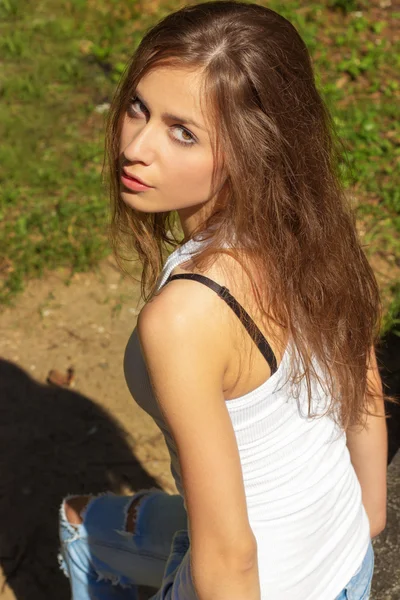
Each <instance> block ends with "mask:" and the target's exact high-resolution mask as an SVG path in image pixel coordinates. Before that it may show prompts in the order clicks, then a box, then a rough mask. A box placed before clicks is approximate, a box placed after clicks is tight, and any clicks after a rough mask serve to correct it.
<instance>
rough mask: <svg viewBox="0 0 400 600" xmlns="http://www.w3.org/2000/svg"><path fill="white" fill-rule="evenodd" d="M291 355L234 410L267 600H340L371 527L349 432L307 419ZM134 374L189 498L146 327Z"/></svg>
mask: <svg viewBox="0 0 400 600" xmlns="http://www.w3.org/2000/svg"><path fill="white" fill-rule="evenodd" d="M202 243H204V242H202V241H200V240H189V241H188V242H186V243H185V244H183V245H182V246H180V247H178V248H177V249H176V250H174V252H172V254H170V256H169V257H168V258H167V260H166V262H165V264H164V267H163V269H162V272H161V274H160V277H159V280H158V284H157V289H158V290H159V289H160V288H161V287H162V286H163V285H164V283H165V282H166V280H167V279H168V277H169V275H170V274H171V271H172V270H173V269H174V268H175V267H176V266H177V265H179V264H180V263H183V262H185V261H186V260H188V259H189V258H190V256H191V254H192V253H193V252H194V251H197V250H198V249H199V244H202ZM199 285H202V284H201V283H199ZM291 352H294V348H293V346H292V345H291V344H290V343H289V344H288V346H287V348H286V351H285V353H284V355H283V357H282V360H281V363H280V364H279V366H278V370H277V371H276V372H275V373H274V374H273V375H272V376H271V377H270V378H269V379H268V380H267V381H265V382H264V383H262V384H261V385H260V386H259V387H257V388H256V389H254V390H252V391H251V392H249V393H247V394H245V395H243V396H240V397H238V398H235V399H233V400H228V401H226V405H227V409H228V412H229V415H230V418H231V422H232V426H233V429H234V431H235V435H236V440H237V445H238V449H239V454H240V461H241V466H242V473H243V482H244V489H245V494H246V501H247V509H248V515H249V522H250V525H251V528H252V531H253V533H254V535H255V537H256V540H257V555H258V568H259V577H260V586H261V600H267V599H268V600H334V599H335V598H336V596H337V595H338V594H339V593H340V592H341V591H342V590H343V588H344V587H345V586H346V584H347V583H348V581H349V580H350V579H351V578H352V576H353V575H354V574H355V573H356V571H357V569H358V568H359V567H360V565H361V563H362V560H363V558H364V556H365V554H366V552H367V548H368V544H369V542H370V526H369V521H368V517H367V514H366V512H365V509H364V506H363V504H362V499H361V487H360V484H359V481H358V479H357V476H356V473H355V471H354V469H353V466H352V464H351V461H350V455H349V452H348V449H347V446H346V434H345V432H344V431H343V430H341V429H340V428H339V427H338V426H337V425H336V424H335V423H334V421H333V420H332V419H331V418H330V417H329V416H320V417H318V418H314V419H310V418H308V417H307V416H306V415H307V411H308V394H307V390H306V387H305V386H304V389H303V388H301V390H300V395H299V397H298V399H297V400H296V399H295V398H294V397H293V395H292V394H291V388H290V383H289V382H288V374H289V359H290V354H291ZM316 369H317V367H316ZM124 371H125V378H126V382H127V385H128V387H129V390H130V392H131V394H132V396H133V397H134V399H135V401H136V402H137V403H138V405H139V406H140V407H141V408H142V409H143V410H145V411H146V412H147V413H148V414H149V415H150V416H151V417H152V418H153V419H154V421H155V423H156V424H157V425H158V427H159V428H160V430H161V431H162V433H163V435H164V437H165V441H166V444H167V447H168V450H169V453H170V457H171V472H172V475H173V477H174V480H175V483H176V487H177V489H178V491H179V493H180V494H181V495H182V497H183V499H184V490H183V488H182V482H181V475H180V467H179V460H178V454H177V449H176V446H175V443H174V440H173V438H172V436H171V434H170V432H169V430H168V427H167V425H166V423H165V421H164V419H163V416H162V414H161V412H160V410H159V408H158V404H157V401H156V399H155V396H154V394H153V392H152V388H151V384H150V380H149V376H148V372H147V369H146V365H145V362H144V359H143V356H142V354H141V350H140V344H139V339H138V336H137V332H136V328H135V329H134V331H133V333H132V335H131V337H130V339H129V341H128V344H127V347H126V351H125V359H124ZM318 372H320V371H318ZM327 400H328V398H327V397H326V395H325V394H324V391H323V390H322V388H321V386H320V385H319V384H318V383H317V382H316V381H313V382H312V402H313V405H312V409H313V411H314V412H317V413H319V412H321V413H322V411H323V409H324V408H325V407H326V402H327ZM188 597H189V595H188Z"/></svg>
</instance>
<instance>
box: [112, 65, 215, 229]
mask: <svg viewBox="0 0 400 600" xmlns="http://www.w3.org/2000/svg"><path fill="white" fill-rule="evenodd" d="M203 109H204V107H203ZM163 113H171V114H173V115H177V116H179V117H184V118H185V119H191V120H193V121H195V123H196V125H193V124H192V123H190V124H189V123H187V121H185V120H183V119H182V120H176V119H171V118H170V117H163ZM211 141H212V132H211V131H210V125H209V124H208V123H207V118H206V115H205V114H203V112H202V107H201V104H200V73H199V72H190V71H187V70H184V69H177V68H170V67H161V68H157V69H154V70H153V71H151V72H150V73H148V74H147V75H145V76H144V77H143V78H142V79H141V80H140V82H139V84H138V85H137V88H136V90H135V92H134V95H133V97H132V98H131V99H130V101H129V105H128V109H127V111H126V114H125V116H124V119H123V124H122V131H121V139H120V165H121V171H122V172H123V168H125V171H126V172H127V173H128V174H129V175H132V176H137V177H140V178H141V179H142V180H143V181H144V182H145V183H146V184H148V185H150V186H152V187H151V188H150V189H147V190H145V191H133V190H130V189H128V187H126V186H125V185H123V184H122V185H121V198H122V200H123V201H124V202H125V203H126V204H128V205H129V206H131V207H133V208H135V209H136V210H138V211H142V212H152V213H156V212H165V211H171V210H176V211H177V212H178V215H179V218H180V221H181V225H182V230H183V232H184V234H185V237H188V236H190V234H191V232H192V231H193V229H194V228H195V227H196V226H197V225H198V224H200V223H201V222H202V221H203V220H204V218H205V216H206V214H207V213H208V212H209V210H210V209H211V207H212V203H213V201H214V199H213V198H212V197H211V181H212V172H213V167H214V157H213V153H212V146H211Z"/></svg>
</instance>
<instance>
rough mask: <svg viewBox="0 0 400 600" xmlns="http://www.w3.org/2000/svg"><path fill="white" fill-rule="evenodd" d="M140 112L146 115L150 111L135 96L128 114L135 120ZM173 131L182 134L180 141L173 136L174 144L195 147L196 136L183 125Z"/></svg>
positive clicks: (176, 126) (131, 100) (177, 126)
mask: <svg viewBox="0 0 400 600" xmlns="http://www.w3.org/2000/svg"><path fill="white" fill-rule="evenodd" d="M140 112H144V113H145V114H148V113H149V111H148V110H147V108H146V107H145V105H144V104H143V103H142V102H141V101H140V100H139V98H138V97H137V96H134V97H133V98H131V99H130V101H129V106H128V113H129V114H130V116H132V117H133V118H136V117H137V115H138V114H139V113H140ZM172 129H176V130H178V132H179V133H180V134H181V138H180V139H179V138H177V137H175V136H172V139H173V141H174V142H176V143H177V144H181V146H194V144H195V143H196V140H195V138H194V136H193V135H192V134H191V133H190V131H188V130H187V129H185V127H183V126H182V125H174V126H173V127H172Z"/></svg>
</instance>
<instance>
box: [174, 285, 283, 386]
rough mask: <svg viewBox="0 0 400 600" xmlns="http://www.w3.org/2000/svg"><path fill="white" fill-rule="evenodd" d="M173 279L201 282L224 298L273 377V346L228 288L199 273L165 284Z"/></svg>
mask: <svg viewBox="0 0 400 600" xmlns="http://www.w3.org/2000/svg"><path fill="white" fill-rule="evenodd" d="M173 279H194V280H196V281H199V282H200V283H204V285H206V286H208V287H209V288H211V289H212V290H214V292H216V293H217V294H218V296H219V297H220V298H222V300H225V302H226V303H227V304H228V306H230V307H231V309H232V310H233V312H234V313H236V315H237V316H238V317H239V319H240V320H241V322H242V323H243V325H244V326H245V328H246V329H247V331H248V332H249V334H250V336H251V338H252V339H253V341H254V342H255V343H256V344H257V346H258V349H259V350H260V352H261V354H262V355H263V356H264V358H265V360H266V361H267V363H268V364H269V366H270V368H271V375H273V373H275V371H276V370H277V368H278V367H277V363H276V358H275V354H274V353H273V351H272V348H271V346H270V345H269V343H268V342H267V340H266V339H265V337H264V336H263V334H262V333H261V331H260V330H259V328H258V327H257V326H256V324H255V323H254V321H253V319H252V318H251V317H250V315H249V314H248V313H247V312H246V311H245V310H244V308H243V307H242V306H241V305H240V304H239V302H238V301H237V300H236V299H235V298H234V297H233V296H232V294H231V293H230V291H229V290H228V288H226V287H225V286H223V285H219V283H217V282H216V281H213V280H212V279H210V278H209V277H206V276H205V275H199V274H197V273H179V275H170V276H169V277H168V279H167V281H166V282H165V283H168V282H169V281H172V280H173ZM164 285H165V284H164ZM250 323H252V324H253V325H254V327H255V328H256V332H255V334H254V333H253V331H252V329H251V327H250Z"/></svg>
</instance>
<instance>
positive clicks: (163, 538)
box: [59, 488, 192, 600]
mask: <svg viewBox="0 0 400 600" xmlns="http://www.w3.org/2000/svg"><path fill="white" fill-rule="evenodd" d="M140 496H143V499H142V500H140V501H139V503H138V505H137V514H136V523H135V527H134V533H131V532H129V531H127V527H126V521H127V515H128V510H129V508H130V506H131V504H132V502H133V501H134V500H136V499H138V498H139V497H140ZM70 497H71V496H69V497H68V498H70ZM68 498H67V500H68ZM82 519H83V522H82V524H80V525H73V524H71V523H69V522H68V520H67V518H66V515H65V509H64V502H63V503H62V506H61V509H60V540H61V549H60V554H59V562H60V566H61V568H62V570H63V571H64V573H65V574H66V575H67V577H69V580H70V586H71V598H72V599H73V600H89V599H90V600H93V599H96V600H110V599H115V600H116V599H118V600H128V598H129V600H139V595H138V586H141V585H143V586H150V587H154V588H158V592H157V593H156V594H155V595H154V596H152V600H162V599H164V598H169V597H170V596H169V593H168V590H169V589H170V588H171V586H172V582H173V580H174V577H175V572H176V570H177V569H178V567H179V565H180V564H181V563H182V558H183V557H184V556H185V554H187V551H188V549H189V545H190V542H189V537H188V530H187V513H186V510H185V507H184V505H183V499H182V497H181V496H179V495H170V494H167V493H166V492H164V491H162V490H159V489H156V488H154V489H153V488H150V489H147V490H140V491H139V492H137V493H136V494H134V495H133V496H117V495H115V494H113V493H111V492H108V493H106V494H103V495H100V496H95V497H93V498H92V499H91V500H90V501H89V503H88V505H87V506H86V508H85V510H84V512H83V513H82ZM182 597H185V598H186V597H187V598H191V597H192V593H191V592H189V593H188V595H187V596H186V595H185V596H182Z"/></svg>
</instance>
